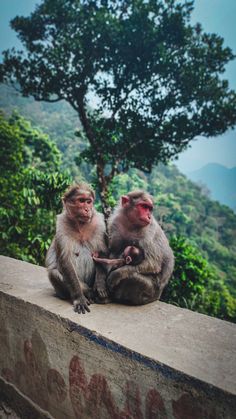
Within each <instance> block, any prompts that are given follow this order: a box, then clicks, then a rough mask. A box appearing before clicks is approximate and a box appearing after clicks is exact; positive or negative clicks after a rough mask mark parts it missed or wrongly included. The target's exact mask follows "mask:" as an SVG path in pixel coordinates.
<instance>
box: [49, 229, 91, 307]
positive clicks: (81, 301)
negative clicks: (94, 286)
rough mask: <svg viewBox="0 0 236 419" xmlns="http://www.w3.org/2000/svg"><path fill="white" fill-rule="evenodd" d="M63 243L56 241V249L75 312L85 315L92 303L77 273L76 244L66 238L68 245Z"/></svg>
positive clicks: (64, 239)
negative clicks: (86, 295) (85, 293)
mask: <svg viewBox="0 0 236 419" xmlns="http://www.w3.org/2000/svg"><path fill="white" fill-rule="evenodd" d="M61 241H62V240H60V241H57V240H56V248H57V251H58V262H59V265H60V267H61V272H62V275H63V278H64V282H65V284H66V287H67V289H68V291H69V293H70V297H71V300H72V303H73V307H74V311H76V312H77V313H79V314H80V313H83V314H85V311H88V312H89V311H90V309H89V307H88V306H89V305H90V302H89V300H88V299H87V298H86V297H85V295H84V292H85V287H84V286H83V283H82V281H81V280H80V278H79V277H78V274H77V272H76V264H75V257H76V255H75V252H74V243H73V242H72V240H71V239H69V238H68V239H67V240H66V237H63V242H65V241H66V243H64V244H63V245H62V246H60V242H61Z"/></svg>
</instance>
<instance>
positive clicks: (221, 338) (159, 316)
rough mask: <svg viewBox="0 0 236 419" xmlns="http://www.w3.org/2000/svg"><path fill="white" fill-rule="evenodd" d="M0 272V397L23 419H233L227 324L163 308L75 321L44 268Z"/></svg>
mask: <svg viewBox="0 0 236 419" xmlns="http://www.w3.org/2000/svg"><path fill="white" fill-rule="evenodd" d="M0 272H1V273H0V316H1V324H0V376H1V378H0V392H1V393H2V398H3V399H6V398H7V397H8V399H9V398H10V399H11V403H12V407H13V408H15V410H16V411H17V412H19V414H20V415H21V416H22V417H24V419H27V418H28V417H29V418H30V419H32V418H33V417H34V418H36V417H38V418H41V417H50V415H51V417H54V418H56V419H57V418H58V419H65V418H82V419H83V418H88V419H91V418H112V419H113V418H117V419H125V418H126V419H142V418H153V419H154V418H155V419H156V418H171V419H174V418H175V419H205V418H206V419H207V418H209V419H210V418H211V419H216V418H222V419H223V418H224V419H225V418H228V419H231V418H234V417H235V412H236V373H235V372H236V356H235V355H236V326H235V325H234V324H231V323H228V322H224V321H221V320H218V319H214V318H211V317H208V316H204V315H200V314H197V313H194V312H191V311H188V310H183V309H179V308H177V307H174V306H171V305H168V304H165V303H161V302H155V303H152V304H148V305H147V306H142V307H129V306H122V305H118V304H108V305H104V306H103V305H95V304H94V305H93V306H92V307H91V313H90V314H86V315H78V314H76V313H74V312H73V310H72V306H71V305H70V304H69V303H68V302H66V301H61V300H59V299H57V298H55V297H54V294H53V290H52V288H51V286H50V284H49V282H48V279H47V275H46V271H45V269H44V268H42V267H38V266H34V265H31V264H28V263H25V262H21V261H18V260H14V259H11V258H7V257H3V256H1V257H0ZM9 395H11V397H9ZM8 399H7V400H5V401H7V402H9V400H8ZM19 399H20V401H21V402H19ZM32 409H35V412H37V415H36V413H35V414H33V415H32V413H27V412H32ZM22 412H24V413H22Z"/></svg>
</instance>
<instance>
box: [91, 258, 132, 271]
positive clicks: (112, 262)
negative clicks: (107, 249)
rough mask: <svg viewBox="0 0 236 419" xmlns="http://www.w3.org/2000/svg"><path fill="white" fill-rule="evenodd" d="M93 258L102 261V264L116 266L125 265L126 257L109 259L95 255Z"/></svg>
mask: <svg viewBox="0 0 236 419" xmlns="http://www.w3.org/2000/svg"><path fill="white" fill-rule="evenodd" d="M93 260H95V262H98V263H101V264H102V265H110V266H113V267H116V268H118V267H119V266H123V265H125V260H124V259H108V258H99V257H95V256H93Z"/></svg>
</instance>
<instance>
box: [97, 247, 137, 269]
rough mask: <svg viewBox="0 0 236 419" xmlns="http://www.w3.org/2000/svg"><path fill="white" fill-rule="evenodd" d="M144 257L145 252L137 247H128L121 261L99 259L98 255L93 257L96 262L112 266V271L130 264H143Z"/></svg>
mask: <svg viewBox="0 0 236 419" xmlns="http://www.w3.org/2000/svg"><path fill="white" fill-rule="evenodd" d="M144 257H145V256H144V250H143V249H140V248H138V247H137V246H127V247H126V248H125V249H124V251H123V253H122V255H121V259H108V258H99V257H97V255H93V259H94V260H95V262H99V263H102V264H104V265H108V266H111V268H112V269H116V268H119V267H120V266H124V265H130V264H132V265H138V264H139V263H140V262H142V260H143V259H144Z"/></svg>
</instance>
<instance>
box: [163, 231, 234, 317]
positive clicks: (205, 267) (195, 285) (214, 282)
mask: <svg viewBox="0 0 236 419" xmlns="http://www.w3.org/2000/svg"><path fill="white" fill-rule="evenodd" d="M170 244H171V247H172V249H173V251H174V254H175V269H174V273H173V275H172V278H171V281H170V282H169V284H168V286H167V288H166V289H165V291H164V293H163V296H162V300H164V301H166V302H169V303H172V304H175V305H178V306H179V307H183V308H188V309H190V310H194V311H198V312H200V313H204V314H208V315H210V316H216V317H220V318H222V319H224V320H231V321H236V298H234V297H233V296H232V295H231V294H230V292H229V290H228V289H227V287H226V286H225V284H224V283H223V281H222V280H221V279H220V278H219V276H218V275H217V272H216V271H215V270H214V269H212V268H211V267H210V266H209V264H208V263H207V261H206V260H205V259H204V258H203V257H202V256H201V254H200V253H199V251H198V250H197V248H196V247H194V246H192V245H191V244H190V243H188V242H187V240H186V239H185V238H183V237H172V238H171V240H170Z"/></svg>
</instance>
